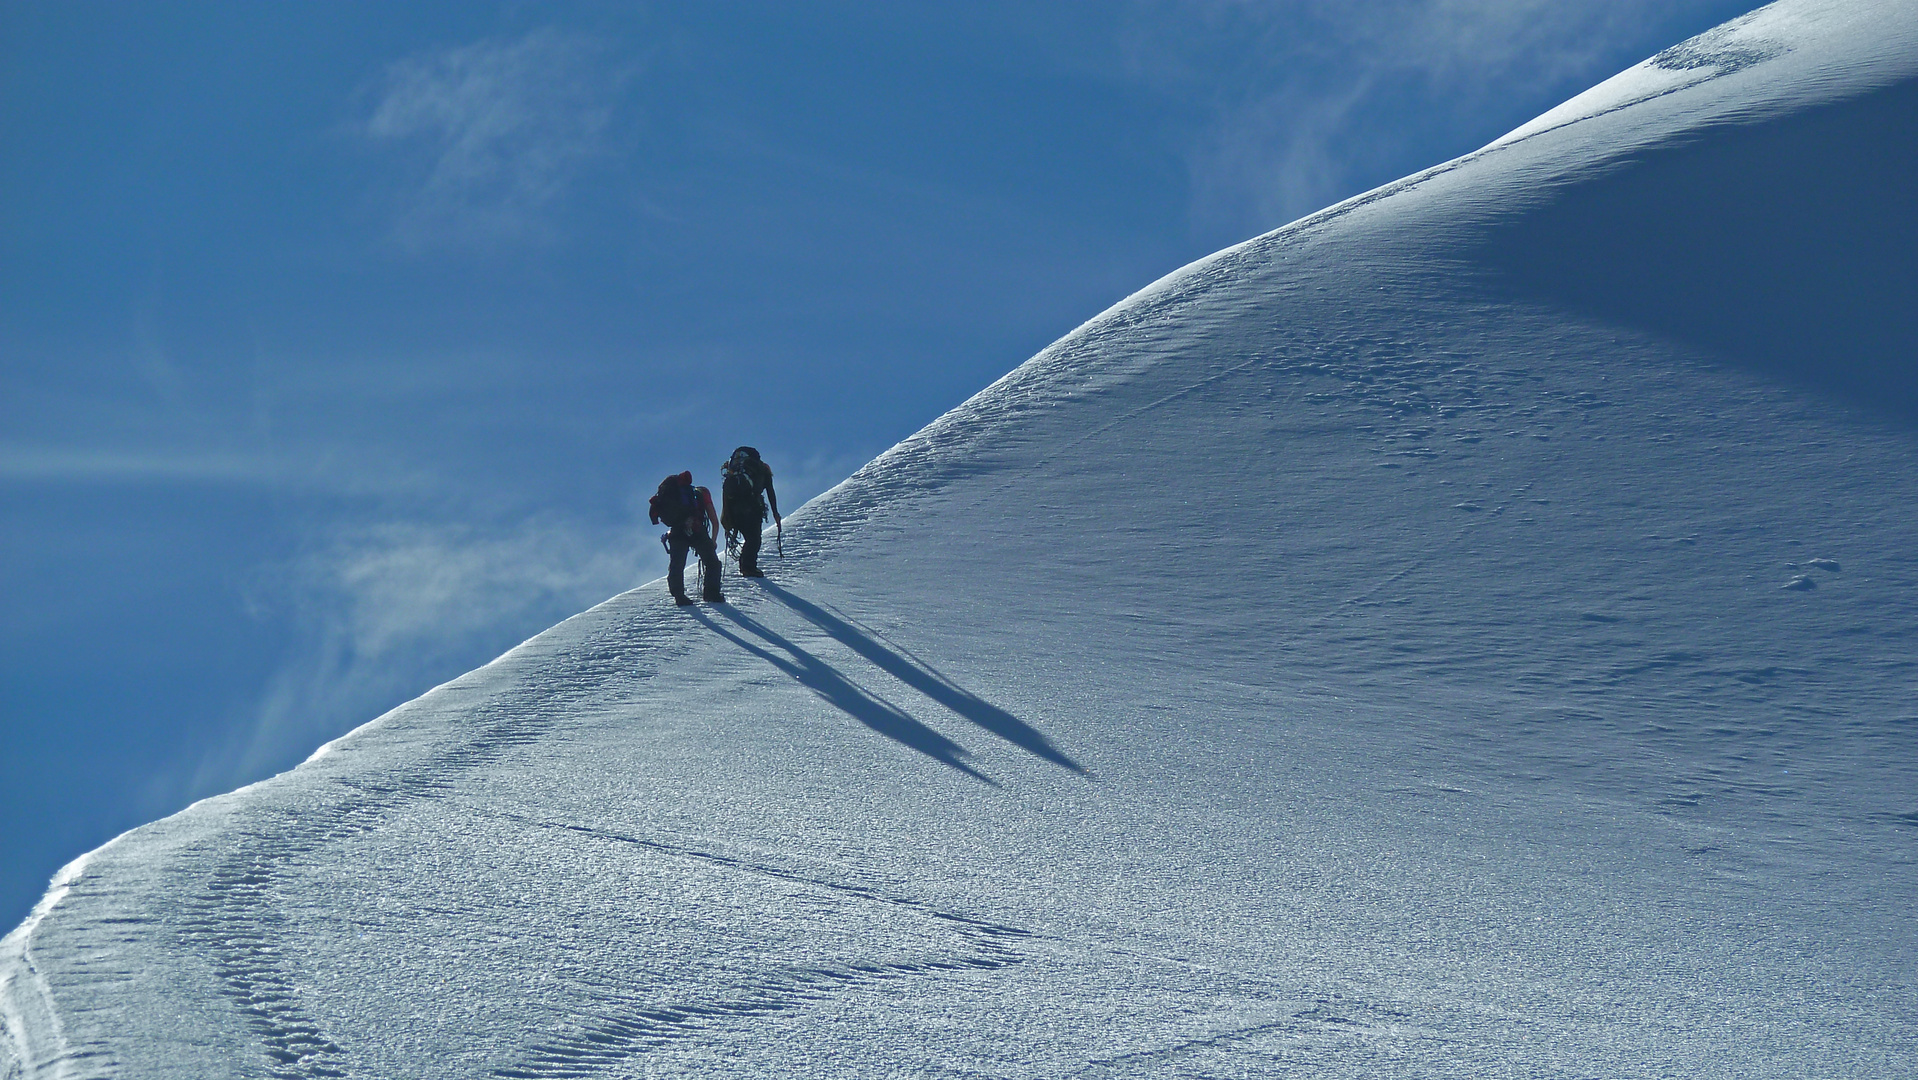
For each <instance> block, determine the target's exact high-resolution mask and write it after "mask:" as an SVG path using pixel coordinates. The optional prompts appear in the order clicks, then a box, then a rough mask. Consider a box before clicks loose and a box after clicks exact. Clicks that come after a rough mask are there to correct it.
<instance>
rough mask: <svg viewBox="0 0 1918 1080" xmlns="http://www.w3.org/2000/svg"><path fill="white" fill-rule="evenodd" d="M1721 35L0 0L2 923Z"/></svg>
mask: <svg viewBox="0 0 1918 1080" xmlns="http://www.w3.org/2000/svg"><path fill="white" fill-rule="evenodd" d="M1745 7H1746V5H1744V4H1740V3H1714V2H1706V0H1559V2H1551V0H1505V2H1496V0H1399V2H1373V0H1336V2H1335V0H1324V2H1315V0H1272V2H1268V3H1255V2H1249V0H1246V2H1233V0H1216V2H1205V0H1193V2H1184V3H1179V2H1165V3H1147V2H1140V3H1109V4H1084V3H1076V2H1075V3H1038V2H1034V0H1019V2H1015V3H1004V4H999V3H984V2H981V3H967V4H937V5H935V4H923V5H921V4H905V3H871V4H835V3H813V4H805V5H794V4H783V3H767V4H756V3H699V4H650V5H640V4H630V5H629V4H611V3H607V4H600V3H576V4H539V5H532V4H524V3H498V4H490V5H489V4H473V3H443V4H428V3H420V4H408V5H395V4H385V3H363V4H345V3H329V4H298V5H295V4H257V3H251V2H249V3H233V4H215V3H203V2H202V3H193V4H167V5H163V4H125V3H106V4H84V3H71V2H58V3H45V4H37V3H36V4H23V3H15V2H12V0H4V2H0V505H4V515H0V596H3V597H4V603H3V604H0V619H3V621H0V634H4V639H3V640H0V645H3V646H4V651H3V652H0V723H4V752H3V753H0V924H4V925H5V926H11V925H12V924H13V923H14V922H15V921H17V920H18V918H19V917H21V916H22V915H24V914H25V912H26V910H27V908H28V907H29V906H30V905H31V903H32V901H33V900H34V898H36V897H37V896H38V895H39V893H40V891H41V889H42V887H43V886H44V883H45V881H46V878H47V877H48V875H50V874H51V873H52V872H53V871H54V870H55V869H57V868H58V866H59V865H60V864H61V863H63V862H65V861H66V860H67V859H70V858H72V857H73V856H75V855H78V854H80V853H81V852H83V851H85V850H87V849H88V848H91V847H93V846H96V845H98V844H99V843H101V842H104V841H105V840H107V839H109V838H110V837H111V836H112V835H114V834H115V833H117V832H119V831H121V830H123V829H126V828H129V827H132V826H134V825H137V824H139V823H141V822H143V821H146V820H150V819H152V818H154V817H157V816H160V815H163V814H165V813H168V812H170V811H172V810H175V809H177V808H179V807H180V806H182V805H184V803H185V802H186V801H188V800H191V799H193V798H197V797H201V796H204V795H208V794H213V793H215V792H218V791H223V790H227V789H230V788H232V787H234V786H237V785H238V784H241V783H244V782H247V781H250V780H254V779H258V778H260V777H262V776H265V775H268V774H270V773H272V772H275V771H278V770H280V769H283V768H286V767H288V766H290V765H292V764H294V763H296V762H298V761H299V760H300V759H301V758H302V757H303V756H305V754H306V753H307V752H308V751H310V750H311V749H312V748H313V747H314V746H315V745H317V744H318V743H319V742H321V741H323V740H324V739H326V738H329V737H331V736H333V735H336V734H338V733H340V732H342V731H344V730H346V729H348V728H350V727H352V726H355V725H356V724H358V723H360V722H363V721H365V720H368V719H371V718H372V717H373V716H374V715H376V714H378V713H379V712H381V711H383V710H384V709H386V708H388V707H390V706H391V705H394V704H397V703H398V702H400V701H402V700H405V699H406V698H409V697H411V696H414V695H416V694H418V693H419V692H421V691H423V690H425V689H426V688H428V687H429V686H431V685H433V684H434V683H436V682H438V681H441V680H443V679H446V678H449V677H451V676H453V675H456V674H458V673H459V672H461V671H464V670H466V669H468V668H470V667H473V666H475V665H476V664H478V663H481V662H484V661H485V660H486V659H488V658H490V657H491V656H493V655H495V654H497V653H498V652H499V651H501V650H502V649H504V648H506V647H508V646H510V645H512V644H513V643H515V642H517V641H519V640H521V639H522V638H524V637H526V636H528V635H529V634H531V633H534V632H536V631H538V630H539V629H541V628H543V627H545V626H547V625H549V624H551V623H552V622H554V621H556V620H558V619H559V618H562V617H564V616H565V615H567V614H569V613H571V612H573V611H576V610H578V609H580V608H583V607H585V606H587V605H589V604H591V603H594V602H596V601H598V600H600V599H602V598H604V597H606V596H608V595H611V594H612V593H614V592H616V591H619V590H621V589H624V588H627V587H630V586H632V585H635V584H638V583H640V582H642V581H644V580H646V579H648V578H650V577H653V576H656V575H657V574H658V573H661V572H663V569H664V567H663V562H664V560H663V557H662V555H661V553H660V551H659V549H658V545H657V543H656V541H655V539H654V536H655V533H656V530H653V529H651V528H650V527H647V526H646V525H645V521H644V517H645V514H644V502H645V496H646V494H647V493H648V492H649V491H650V490H651V489H652V487H653V486H654V485H655V484H656V483H657V482H658V479H659V477H660V476H662V475H664V474H665V473H666V472H668V471H676V470H678V469H681V468H692V469H693V470H694V471H695V474H696V475H698V476H699V477H700V478H701V479H702V480H705V481H711V480H713V479H714V478H715V473H716V466H717V464H718V462H719V461H720V460H721V459H722V458H723V457H724V455H725V454H726V453H727V452H728V451H729V450H730V449H731V448H732V447H733V446H734V445H736V444H738V443H742V442H749V443H753V444H755V445H757V446H759V447H760V448H761V449H762V450H763V451H764V452H765V454H766V456H767V458H768V460H769V461H770V462H771V463H772V465H773V467H774V468H775V469H776V470H777V471H778V473H779V486H780V489H781V493H782V496H783V497H782V500H781V502H782V506H783V507H784V508H787V509H791V508H793V507H797V506H798V505H799V504H800V503H801V502H803V501H804V499H805V498H806V497H809V496H811V495H813V494H816V493H817V492H819V491H821V490H824V489H825V488H826V487H828V486H830V485H831V484H832V483H834V482H836V481H837V480H839V479H840V478H842V477H843V476H844V475H846V474H847V473H848V472H850V471H851V470H852V469H854V468H856V467H857V466H858V465H860V464H861V463H863V462H864V461H865V460H866V459H868V458H870V457H871V456H873V455H874V454H876V453H878V452H879V451H881V450H884V449H885V448H886V447H887V446H889V445H891V444H892V443H893V442H895V441H897V440H898V439H899V438H901V437H903V436H905V435H907V434H910V433H911V432H912V431H914V430H915V429H917V428H918V427H920V426H921V425H923V424H924V423H926V422H927V421H929V420H931V419H932V418H934V417H935V416H937V415H938V414H939V413H941V412H943V411H945V410H946V409H948V408H950V407H951V406H953V405H955V404H957V403H958V402H960V401H961V400H963V399H964V398H965V397H966V396H968V395H969V394H971V393H972V392H973V391H975V390H977V389H979V388H980V387H982V386H984V385H985V384H986V383H988V382H990V381H991V380H993V379H994V378H996V377H997V376H999V375H1000V374H1002V373H1004V372H1005V371H1006V370H1008V369H1010V368H1012V367H1013V366H1015V365H1016V364H1018V363H1019V362H1020V361H1022V360H1024V359H1025V358H1026V357H1027V356H1029V355H1031V354H1032V353H1033V352H1035V351H1037V350H1038V349H1039V348H1041V347H1043V346H1044V345H1045V344H1047V343H1048V342H1050V341H1051V340H1052V339H1054V338H1056V337H1058V336H1059V335H1060V334H1062V333H1064V332H1066V331H1067V330H1070V329H1071V328H1072V327H1073V326H1075V325H1077V324H1078V323H1079V322H1081V321H1083V320H1085V319H1086V318H1088V317H1090V316H1092V315H1094V314H1096V313H1097V312H1098V311H1099V310H1100V309H1102V308H1104V307H1105V306H1107V305H1108V304H1110V303H1112V302H1113V301H1116V300H1118V299H1120V298H1121V297H1123V296H1124V295H1125V294H1127V293H1129V292H1131V291H1132V290H1134V289H1136V288H1138V287H1140V286H1142V285H1144V284H1146V283H1147V282H1149V281H1150V280H1152V279H1153V278H1156V277H1158V276H1159V275H1161V274H1164V273H1166V272H1168V271H1170V270H1172V269H1175V268H1176V267H1178V266H1179V265H1181V264H1183V263H1185V262H1188V261H1190V260H1191V259H1194V258H1197V257H1199V256H1201V255H1204V254H1206V253H1208V252H1210V251H1212V250H1214V249H1216V248H1219V247H1221V246H1224V245H1226V244H1229V243H1232V242H1235V241H1238V240H1241V239H1244V238H1246V237H1248V236H1251V235H1254V234H1256V233H1259V232H1263V231H1265V230H1267V229H1270V228H1273V227H1276V226H1278V225H1281V224H1284V223H1285V222H1286V221H1289V220H1291V219H1292V218H1295V217H1297V216H1299V215H1301V214H1304V213H1307V212H1310V211H1312V210H1315V209H1317V208H1319V207H1321V206H1323V205H1325V204H1327V203H1330V202H1333V201H1336V200H1337V199H1340V198H1342V197H1345V196H1347V195H1352V194H1356V193H1357V192H1360V191H1363V190H1365V189H1367V188H1369V187H1372V186H1375V185H1377V184H1379V183H1383V182H1385V181H1388V180H1391V179H1394V178H1396V177H1398V176H1400V175H1403V174H1405V173H1408V172H1411V171H1413V170H1415V169H1418V168H1420V167H1423V166H1426V165H1430V164H1434V163H1436V162H1438V161H1441V160H1444V159H1446V158H1450V157H1453V156H1455V155H1457V154H1460V153H1463V152H1465V151H1468V150H1471V149H1474V148H1476V147H1478V146H1480V145H1482V144H1484V143H1486V142H1488V141H1490V140H1491V139H1493V138H1495V137H1497V136H1498V135H1500V134H1502V133H1503V132H1505V131H1507V130H1509V129H1511V128H1513V127H1516V126H1517V125H1518V124H1520V123H1522V122H1523V121H1525V120H1527V119H1529V118H1531V117H1532V116H1534V115H1536V114H1537V113H1539V112H1542V111H1543V110H1544V109H1546V108H1548V107H1550V106H1551V105H1554V104H1556V103H1557V102H1559V101H1560V100H1562V99H1564V98H1566V97H1568V96H1570V95H1571V94H1573V93H1575V92H1577V91H1579V90H1581V89H1583V88H1584V87H1586V86H1587V85H1590V84H1591V83H1593V82H1596V81H1598V80H1599V79H1601V78H1604V77H1605V76H1608V75H1610V74H1612V73H1613V72H1615V71H1617V70H1619V69H1621V68H1623V67H1626V66H1628V65H1630V64H1632V63H1634V62H1636V61H1638V60H1640V59H1643V58H1644V57H1645V56H1648V55H1650V54H1651V53H1653V52H1656V51H1657V50H1658V49H1660V48H1663V47H1664V46H1666V45H1669V44H1672V43H1673V42H1675V41H1678V40H1679V39H1681V38H1684V37H1686V36H1689V35H1690V34H1693V33H1696V32H1698V31H1700V30H1703V29H1706V28H1708V27H1710V26H1712V25H1714V24H1716V23H1718V22H1721V21H1723V20H1725V19H1727V18H1730V17H1732V16H1734V15H1737V14H1740V13H1741V12H1742V11H1743V10H1745ZM772 572H773V573H774V574H775V575H777V573H778V569H777V563H776V561H774V563H773V568H772Z"/></svg>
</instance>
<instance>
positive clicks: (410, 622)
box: [193, 520, 665, 795]
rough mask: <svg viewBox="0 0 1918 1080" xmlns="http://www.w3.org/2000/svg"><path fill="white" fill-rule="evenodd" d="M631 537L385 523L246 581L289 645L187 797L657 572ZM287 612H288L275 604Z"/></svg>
mask: <svg viewBox="0 0 1918 1080" xmlns="http://www.w3.org/2000/svg"><path fill="white" fill-rule="evenodd" d="M653 535H654V534H653V531H651V530H647V529H644V528H633V529H619V528H612V527H589V526H582V525H578V524H571V523H567V522H562V521H556V520H543V521H531V522H527V523H525V524H523V525H520V526H517V527H513V528H509V529H496V530H491V531H489V530H485V529H481V528H477V527H473V526H467V525H442V524H419V523H389V524H384V525H377V526H367V527H360V528H354V529H346V530H341V531H339V532H337V533H335V534H334V535H333V536H332V537H331V538H330V539H329V540H327V541H326V542H324V543H323V544H320V545H318V546H316V547H315V548H314V549H313V550H311V551H309V552H308V553H307V554H305V555H304V556H302V557H300V558H299V559H297V560H295V561H294V562H293V563H292V564H291V565H290V566H282V567H272V568H265V569H262V570H261V571H259V572H258V573H257V574H256V588H255V589H254V596H253V599H252V602H253V603H254V604H255V605H256V606H257V607H258V608H260V609H263V611H262V613H263V614H268V615H270V616H271V617H272V619H273V621H279V620H280V619H281V618H282V617H287V616H290V621H291V622H293V623H294V624H295V625H296V626H297V627H298V628H299V632H298V637H299V641H298V643H297V645H296V646H295V648H294V649H293V650H292V651H291V652H290V653H289V657H288V660H287V662H286V664H285V666H284V667H282V668H281V669H280V670H279V671H278V672H276V673H275V674H274V676H273V677H272V679H271V680H270V681H269V683H268V685H267V687H266V690H265V692H264V694H263V695H262V697H261V699H260V701H259V703H258V706H257V710H256V713H255V716H254V717H253V720H252V725H251V729H250V730H249V731H248V732H247V733H246V735H245V737H244V738H242V739H239V740H237V741H236V743H235V744H233V745H229V746H226V747H223V748H221V749H219V750H218V751H217V752H216V753H215V754H213V755H211V756H209V757H208V758H207V759H206V760H205V761H203V762H202V764H201V766H200V769H199V775H198V776H196V777H195V779H194V781H193V789H194V790H193V794H195V795H199V794H207V793H210V792H214V791H220V790H225V789H227V788H230V787H232V786H233V785H234V784H235V783H238V782H243V781H245V780H247V779H251V778H253V777H257V776H259V775H261V773H262V772H264V771H268V770H270V769H272V768H275V767H284V766H285V765H288V764H291V763H292V762H295V761H298V760H299V759H300V758H301V757H304V756H305V755H306V753H307V752H309V751H311V750H312V749H313V748H314V747H316V746H318V745H319V744H320V743H322V742H324V741H325V740H326V739H329V738H332V737H334V736H337V735H339V734H340V733H341V732H343V731H345V730H348V729H350V728H352V727H354V726H357V725H358V724H360V723H363V722H365V721H367V720H371V719H373V717H374V716H375V715H377V714H378V713H379V712H381V711H383V710H384V709H386V708H389V707H391V706H393V705H396V704H398V703H399V702H400V701H402V700H405V699H406V698H410V697H412V696H414V695H416V694H418V693H421V692H423V691H424V690H426V689H427V687H428V686H430V685H431V684H432V683H433V682H436V681H439V680H443V679H446V678H451V677H453V676H454V675H457V674H459V673H460V672H462V671H465V670H468V669H470V668H471V667H473V666H474V665H475V664H477V663H481V662H483V661H484V660H486V659H489V658H490V657H491V656H492V655H497V653H498V652H500V651H503V650H505V649H506V648H509V647H511V646H512V645H514V644H516V643H517V642H519V641H520V640H523V639H524V638H525V637H527V636H529V635H531V634H533V633H537V632H538V631H539V630H542V629H544V628H545V627H547V626H549V625H551V624H553V623H554V622H556V621H558V620H559V619H561V618H564V617H565V616H567V615H570V614H572V613H574V612H576V611H580V610H583V609H584V608H587V607H590V606H591V605H593V604H595V603H597V602H599V601H601V600H604V599H606V598H607V597H609V596H612V595H614V594H616V593H618V592H621V591H623V590H625V589H629V588H632V587H633V586H635V585H638V584H640V583H641V582H643V581H646V580H648V579H650V578H652V577H655V576H657V575H658V574H659V573H662V572H663V571H664V569H665V567H664V561H665V560H664V555H663V553H662V552H661V551H660V549H659V546H658V543H657V541H656V540H654V538H653ZM283 608H291V609H292V610H291V611H290V612H285V611H280V610H278V609H283Z"/></svg>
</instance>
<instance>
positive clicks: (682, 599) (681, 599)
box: [673, 592, 693, 607]
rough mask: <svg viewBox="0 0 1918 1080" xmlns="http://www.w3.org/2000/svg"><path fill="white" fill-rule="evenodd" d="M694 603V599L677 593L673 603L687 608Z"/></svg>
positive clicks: (674, 595)
mask: <svg viewBox="0 0 1918 1080" xmlns="http://www.w3.org/2000/svg"><path fill="white" fill-rule="evenodd" d="M692 602H693V598H692V597H690V596H687V595H686V594H685V593H683V592H676V593H674V594H673V603H675V604H678V605H679V606H680V607H685V606H686V605H687V604H690V603H692Z"/></svg>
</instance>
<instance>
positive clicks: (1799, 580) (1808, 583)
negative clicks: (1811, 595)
mask: <svg viewBox="0 0 1918 1080" xmlns="http://www.w3.org/2000/svg"><path fill="white" fill-rule="evenodd" d="M1817 587H1818V583H1817V582H1816V581H1813V580H1812V579H1811V576H1810V575H1808V574H1800V575H1798V576H1797V577H1795V578H1792V579H1791V580H1790V581H1787V582H1785V583H1784V584H1783V585H1780V586H1779V588H1781V589H1797V590H1799V591H1800V592H1803V591H1804V590H1806V589H1816V588H1817Z"/></svg>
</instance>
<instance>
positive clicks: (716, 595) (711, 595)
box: [686, 585, 726, 604]
mask: <svg viewBox="0 0 1918 1080" xmlns="http://www.w3.org/2000/svg"><path fill="white" fill-rule="evenodd" d="M704 596H705V597H706V601H707V603H711V604H723V603H725V602H726V594H725V593H722V592H720V591H719V586H717V585H715V586H713V587H711V588H709V589H707V590H706V592H705V593H704ZM686 602H687V603H689V604H690V603H692V601H691V600H688V601H686Z"/></svg>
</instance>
